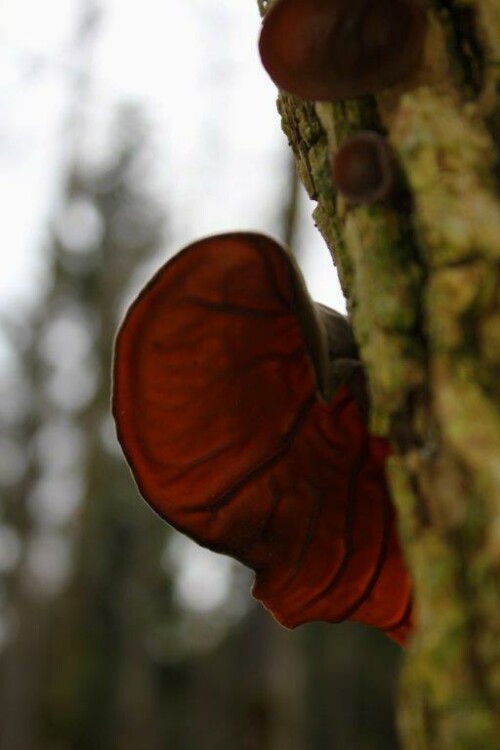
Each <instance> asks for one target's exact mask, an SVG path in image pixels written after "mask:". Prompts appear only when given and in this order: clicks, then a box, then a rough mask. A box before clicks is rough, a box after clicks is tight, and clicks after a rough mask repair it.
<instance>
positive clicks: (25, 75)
mask: <svg viewBox="0 0 500 750" xmlns="http://www.w3.org/2000/svg"><path fill="white" fill-rule="evenodd" d="M84 4H85V0H44V2H43V3H36V2H33V0H4V2H3V3H2V4H1V6H0V42H1V46H0V49H1V50H2V52H0V199H1V205H2V207H3V210H2V240H3V248H2V256H1V257H2V273H1V274H0V306H3V307H4V308H6V307H7V308H9V309H10V310H12V309H13V304H12V303H13V302H16V303H17V302H19V301H25V300H27V299H29V298H31V297H32V296H33V294H34V293H35V292H36V289H37V287H38V286H39V285H40V284H41V283H42V278H43V273H42V272H43V255H42V252H41V250H42V242H41V239H42V237H43V231H44V229H45V227H46V223H47V219H48V217H49V215H50V212H51V210H52V209H53V205H54V198H55V196H56V195H57V189H58V182H57V178H58V176H60V174H61V166H62V164H63V157H64V153H65V151H67V148H68V134H67V132H66V130H67V129H65V125H66V123H67V117H68V112H69V107H70V102H71V92H72V90H74V84H75V80H76V76H77V75H78V73H79V70H80V69H81V62H80V61H79V59H78V57H77V56H76V55H75V45H74V40H75V35H76V30H77V26H78V19H79V17H80V14H81V11H82V7H84ZM99 6H100V8H101V11H102V12H101V17H100V21H99V24H98V31H97V34H96V42H95V44H94V46H93V49H92V54H91V67H90V68H88V67H87V68H86V75H88V76H89V77H90V88H91V94H90V105H89V109H88V112H87V117H86V136H87V138H90V140H91V141H92V138H94V139H95V148H96V149H97V148H98V133H99V130H100V129H101V130H102V125H103V123H105V122H106V121H107V120H108V119H109V117H110V115H111V113H112V111H113V109H114V105H115V104H116V103H117V102H119V101H123V100H132V101H135V102H137V103H140V104H142V105H143V106H144V109H145V111H146V113H147V116H148V120H149V122H150V123H151V125H152V130H153V133H152V137H153V138H152V139H153V142H154V144H155V147H156V149H157V155H158V159H157V164H156V168H157V174H156V176H155V177H156V179H155V181H156V182H157V183H158V186H159V190H161V193H162V195H164V197H165V202H166V206H167V209H168V212H169V215H170V217H171V220H172V222H173V226H172V230H173V233H172V238H173V239H172V242H173V246H172V247H169V248H166V254H171V253H172V252H173V251H175V250H176V249H178V248H180V247H182V246H183V245H184V244H186V243H188V242H191V241H193V240H194V239H196V238H197V237H199V236H202V235H205V234H212V233H215V232H223V231H229V230H233V229H253V230H256V231H264V232H268V233H271V234H275V233H276V225H277V224H276V222H277V218H278V211H279V208H280V205H281V203H280V193H282V191H283V186H284V180H285V178H286V172H285V169H284V166H285V163H286V158H287V151H286V149H287V146H286V139H285V137H284V135H283V134H282V132H281V129H280V123H279V118H278V116H277V113H276V108H275V98H276V97H275V88H274V86H273V84H272V83H271V82H270V81H269V79H268V78H267V75H266V74H265V72H264V70H263V69H262V67H261V65H260V61H259V58H258V53H257V38H258V32H259V26H260V20H259V17H258V13H257V9H256V4H255V3H254V2H253V0H238V1H237V2H235V0H186V1H185V2H173V0H165V2H162V3H158V2H157V0H126V2H123V0H103V2H102V3H100V4H99ZM303 205H304V215H308V214H310V211H311V210H312V208H313V204H312V203H311V202H310V201H309V200H308V199H307V198H304V201H303ZM298 242H299V245H300V248H299V249H300V250H301V251H302V252H305V251H307V252H305V262H304V271H305V272H306V275H307V280H308V283H309V286H310V288H311V290H312V292H313V295H314V296H315V297H316V298H317V299H320V300H321V301H323V302H326V303H330V304H331V305H332V306H335V307H337V309H343V299H342V297H341V295H340V293H339V290H338V285H337V282H336V279H335V273H334V270H333V267H332V266H331V262H330V259H329V257H328V255H327V252H326V250H325V249H324V246H323V243H322V240H321V238H320V237H319V236H318V235H317V232H316V230H315V229H314V227H313V223H312V220H308V221H307V222H305V223H304V229H303V230H302V232H301V236H300V237H299V239H298Z"/></svg>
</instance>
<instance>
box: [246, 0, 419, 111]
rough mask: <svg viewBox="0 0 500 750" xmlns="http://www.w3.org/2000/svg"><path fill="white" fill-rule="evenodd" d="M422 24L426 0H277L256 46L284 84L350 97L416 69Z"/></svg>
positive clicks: (299, 92) (313, 95) (307, 94)
mask: <svg viewBox="0 0 500 750" xmlns="http://www.w3.org/2000/svg"><path fill="white" fill-rule="evenodd" d="M425 29H426V15H425V6H424V3H423V0H277V2H276V3H275V4H274V5H272V7H271V8H270V10H269V11H268V12H267V13H266V15H265V17H264V21H263V26H262V31H261V35H260V41H259V49H260V55H261V59H262V63H263V65H264V67H265V69H266V70H267V72H268V73H269V75H270V76H271V78H272V79H273V81H274V83H275V84H276V85H277V86H279V87H280V88H282V89H284V90H285V91H288V92H289V93H291V94H294V95H295V96H298V97H300V98H302V99H311V100H320V101H321V100H329V99H332V100H339V99H350V98H353V97H357V96H362V95H364V94H374V93H376V92H378V91H380V90H382V89H384V88H387V87H389V86H393V85H395V84H397V83H400V82H401V81H403V80H404V79H405V78H407V77H408V76H409V75H411V74H412V73H413V72H414V71H415V70H416V69H417V68H418V66H419V64H420V60H421V57H422V50H423V42H424V38H425Z"/></svg>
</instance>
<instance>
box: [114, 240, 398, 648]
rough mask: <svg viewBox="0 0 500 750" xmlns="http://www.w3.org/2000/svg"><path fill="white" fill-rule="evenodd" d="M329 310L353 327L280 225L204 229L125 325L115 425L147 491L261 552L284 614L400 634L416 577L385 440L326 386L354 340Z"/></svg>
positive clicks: (201, 530)
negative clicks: (325, 302)
mask: <svg viewBox="0 0 500 750" xmlns="http://www.w3.org/2000/svg"><path fill="white" fill-rule="evenodd" d="M328 319H330V320H331V321H333V327H332V330H334V329H335V327H336V326H337V325H338V326H339V330H340V329H341V328H342V327H343V328H344V329H347V324H346V322H345V319H343V318H342V316H340V315H338V313H334V312H333V311H326V312H325V310H324V308H321V307H320V306H318V307H315V306H314V304H313V303H312V302H311V300H310V298H309V297H308V295H307V292H306V291H305V288H304V285H303V281H302V278H301V276H300V272H299V271H298V270H297V268H296V267H295V265H294V263H293V262H292V260H291V258H290V257H289V255H288V254H287V253H286V251H285V250H283V248H281V247H280V246H279V245H278V244H277V243H276V242H274V241H273V240H271V239H269V238H267V237H263V236H261V235H257V234H228V235H222V236H219V237H211V238H209V239H205V240H202V241H200V242H196V243H195V244H193V245H191V246H189V247H188V248H186V249H185V250H184V251H183V252H181V253H179V255H177V256H176V257H175V258H173V259H172V260H171V261H169V262H168V263H167V264H166V265H165V266H163V268H162V269H160V271H159V272H158V273H157V274H156V276H154V278H153V279H152V280H151V281H150V282H149V284H148V285H147V286H146V287H145V289H144V290H143V291H142V293H141V294H140V295H139V297H138V298H137V300H136V301H135V302H134V303H133V305H132V306H131V308H130V310H129V311H128V313H127V316H126V318H125V321H124V322H123V325H122V327H121V330H120V332H119V334H118V338H117V343H116V352H115V363H114V379H115V380H114V400H113V411H114V416H115V419H116V423H117V428H118V436H119V439H120V442H121V444H122V446H123V449H124V452H125V455H126V456H127V459H128V461H129V463H130V465H131V467H132V471H133V473H134V476H135V479H136V481H137V484H138V486H139V488H140V491H141V493H142V494H143V496H144V498H145V499H146V500H147V502H148V503H150V504H151V506H152V507H153V508H154V509H155V510H156V511H157V512H158V513H159V514H160V515H161V516H162V517H163V518H165V519H166V520H167V521H169V523H171V524H172V525H173V526H175V527H176V528H177V529H180V530H181V531H183V532H184V533H185V534H187V535H188V536H190V537H192V538H193V539H195V540H196V541H197V542H199V543H200V544H202V545H204V546H206V547H209V548H210V549H213V550H216V551H217V552H223V553H226V554H228V555H232V556H233V557H235V558H236V559H238V560H240V561H242V562H243V563H245V565H248V566H249V567H250V568H253V569H254V570H255V571H256V578H255V584H254V587H253V594H254V596H255V597H256V598H257V599H259V600H260V601H261V602H262V603H263V604H264V605H265V606H266V607H267V608H268V609H269V610H271V612H272V613H273V615H274V616H275V617H276V619H277V620H278V621H279V622H281V623H283V624H284V625H286V626H288V627H294V626H296V625H299V624H301V623H304V622H309V621H311V620H326V621H329V622H338V621H340V620H344V619H346V618H348V619H351V620H358V621H360V622H364V623H367V624H369V625H373V626H375V627H377V628H381V629H382V630H384V631H386V632H387V633H388V634H389V635H390V636H391V637H392V638H394V639H395V640H396V641H398V642H399V643H403V642H404V641H405V639H406V637H407V635H408V633H409V630H410V628H411V586H410V581H409V578H408V574H407V572H406V568H405V564H404V561H403V558H402V555H401V551H400V548H399V544H398V539H397V535H396V527H395V517H394V509H393V506H392V504H391V501H390V499H389V495H388V492H387V488H386V483H385V479H384V463H385V460H386V457H387V455H388V453H389V446H388V443H387V442H386V441H385V440H384V439H381V438H377V437H373V436H372V435H370V433H369V432H368V430H367V427H366V423H365V421H364V419H363V417H362V416H361V412H360V408H359V406H358V404H357V402H356V398H355V397H354V396H353V395H352V393H351V392H350V390H349V388H348V387H347V386H345V385H340V386H339V387H338V388H337V389H336V390H335V391H334V392H333V395H331V396H329V395H328V400H324V398H325V396H326V394H327V392H328V390H329V388H330V387H331V382H332V381H331V380H330V379H329V375H328V373H329V367H330V364H329V357H332V356H333V357H336V356H340V357H342V356H343V357H349V356H351V354H352V347H353V344H352V339H350V337H349V336H347V337H345V340H344V341H343V342H342V341H341V340H339V341H337V342H336V343H335V342H333V344H332V342H331V341H330V342H329V340H328V336H327V335H326V334H325V330H324V326H325V321H326V325H328ZM335 321H336V322H335ZM339 321H342V325H340V323H339ZM342 335H343V334H341V336H340V339H342ZM334 369H335V368H334ZM334 380H335V379H334ZM318 391H319V393H318Z"/></svg>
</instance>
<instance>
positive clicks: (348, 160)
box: [332, 130, 397, 203]
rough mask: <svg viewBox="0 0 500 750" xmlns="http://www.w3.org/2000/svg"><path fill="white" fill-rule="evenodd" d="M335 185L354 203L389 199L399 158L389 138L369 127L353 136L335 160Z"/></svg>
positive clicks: (348, 139) (333, 172)
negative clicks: (389, 142) (388, 140)
mask: <svg viewBox="0 0 500 750" xmlns="http://www.w3.org/2000/svg"><path fill="white" fill-rule="evenodd" d="M332 175H333V181H334V183H335V186H336V187H337V188H338V190H340V192H341V193H342V195H343V196H344V197H345V198H346V199H347V200H348V201H349V202H351V203H376V202H378V201H383V200H386V199H387V198H389V197H390V196H391V195H392V194H393V192H394V191H395V188H396V184H397V163H396V158H395V156H394V154H393V152H392V150H391V148H390V146H389V144H388V143H387V140H386V139H385V138H384V137H383V136H382V135H380V134H379V133H375V132H373V131H370V130H365V131H362V132H360V133H356V134H355V135H352V136H351V137H350V138H347V140H345V141H344V143H343V144H342V145H341V146H340V148H339V149H338V151H337V152H336V154H335V156H334V157H333V162H332Z"/></svg>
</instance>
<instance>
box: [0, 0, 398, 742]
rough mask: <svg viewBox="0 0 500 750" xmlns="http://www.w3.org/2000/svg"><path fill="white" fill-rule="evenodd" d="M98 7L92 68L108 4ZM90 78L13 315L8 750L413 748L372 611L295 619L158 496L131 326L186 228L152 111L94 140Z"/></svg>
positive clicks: (2, 524) (295, 212) (86, 28)
mask: <svg viewBox="0 0 500 750" xmlns="http://www.w3.org/2000/svg"><path fill="white" fill-rule="evenodd" d="M82 9H83V12H82V14H81V22H80V24H79V26H78V29H77V32H78V33H77V35H76V38H77V43H76V46H75V47H74V54H75V59H78V60H79V61H80V63H79V65H83V68H80V67H77V72H78V71H80V72H81V71H82V70H83V72H85V71H86V69H87V67H88V65H89V63H88V59H87V58H88V57H89V55H90V50H91V48H92V44H93V41H94V36H95V33H96V23H97V21H96V19H97V17H98V14H97V15H96V6H94V4H93V3H88V4H87V3H84V4H83V5H82ZM200 12H201V11H200ZM257 20H258V19H257V17H256V23H257ZM88 81H89V79H88V78H87V77H86V76H85V75H84V76H81V75H78V76H76V79H74V80H73V82H72V85H71V88H70V91H71V98H72V101H71V104H70V106H69V108H68V111H69V117H67V118H66V126H65V137H66V139H67V142H68V144H69V148H68V149H67V152H68V154H67V156H66V158H65V160H63V166H62V168H61V174H60V175H58V176H57V181H58V183H59V184H60V185H61V186H62V187H61V189H60V191H59V192H60V198H58V199H57V206H56V208H53V209H52V218H51V220H50V221H49V231H48V233H47V239H46V240H45V241H43V242H41V246H42V249H41V253H43V257H44V260H45V267H46V283H45V286H44V287H43V288H42V289H41V290H40V291H39V292H38V293H37V295H36V298H34V299H33V301H32V304H31V305H30V306H29V307H28V308H27V309H24V310H22V311H16V310H10V311H9V314H8V315H7V314H6V313H5V312H4V313H3V325H2V330H3V337H4V345H3V346H4V352H5V353H4V355H3V358H2V362H3V363H5V367H4V368H3V371H2V373H1V377H0V394H1V398H0V492H1V496H0V584H1V588H0V750H101V749H102V750H104V749H106V750H108V749H110V748H113V749H115V748H116V750H132V749H133V750H137V748H144V749H145V750H146V749H147V750H159V749H160V748H161V749H163V748H165V749H166V748H175V750H199V749H200V748H203V750H225V749H226V748H227V749H229V748H231V749H232V748H241V749H242V750H257V749H258V750H325V748H332V749H333V748H334V749H335V750H368V748H370V750H372V749H373V748H377V750H396V748H397V739H396V736H395V730H394V716H393V713H394V712H393V696H394V692H395V680H396V676H397V670H398V662H399V651H398V649H397V647H396V646H394V645H393V644H392V643H391V642H389V641H388V640H387V639H386V638H385V637H384V636H383V635H381V634H380V633H377V632H371V631H369V630H368V629H366V628H363V627H361V626H356V625H352V624H346V625H341V626H328V625H321V624H318V625H310V626H305V627H303V628H301V629H299V630H297V631H294V632H289V631H286V630H284V629H282V628H281V627H280V626H278V625H277V624H276V623H275V622H274V621H273V620H272V618H271V617H270V616H269V615H268V614H267V613H266V612H264V611H263V610H262V609H260V608H259V607H258V606H257V605H255V604H254V603H252V601H251V600H250V596H249V593H248V589H249V586H250V579H249V577H248V574H247V572H246V571H245V570H243V569H242V568H241V567H240V566H237V565H236V564H232V563H230V562H228V561H225V560H224V559H223V558H217V557H216V556H215V555H211V554H210V553H206V552H204V551H201V550H199V549H198V548H196V547H195V546H194V545H192V544H191V543H190V542H189V541H187V540H184V539H183V538H181V537H180V536H179V535H177V533H176V532H174V531H171V530H169V529H168V527H166V525H165V524H164V523H163V522H162V521H161V520H160V519H159V518H157V517H156V516H155V515H154V514H153V513H152V511H151V510H150V509H149V508H148V507H147V506H146V504H145V503H144V502H143V501H142V500H141V499H140V497H139V495H138V492H137V490H136V488H135V486H134V483H133V481H132V478H131V475H130V473H129V471H128V468H127V466H126V464H125V462H124V459H123V457H122V455H121V452H120V450H119V446H118V444H117V442H116V438H115V435H114V428H113V425H112V422H111V417H110V410H109V404H110V382H109V373H110V370H111V356H112V347H113V340H114V336H115V332H116V329H117V326H118V323H119V321H120V318H121V316H122V314H123V312H124V310H125V308H126V305H127V304H128V302H130V299H131V298H132V297H133V295H134V294H135V293H136V292H137V289H138V288H139V286H140V285H141V284H142V283H143V281H144V279H145V278H146V277H147V275H149V274H150V273H151V270H152V269H153V268H154V267H156V266H158V265H159V264H160V263H162V262H164V260H165V258H166V256H167V255H168V254H171V252H172V248H173V247H174V246H176V244H177V241H178V240H177V239H176V233H175V231H174V229H173V228H172V225H173V224H175V221H174V220H173V216H172V205H171V204H172V201H168V200H167V201H165V199H164V197H163V196H161V193H160V191H159V190H158V188H157V187H156V186H155V170H154V164H155V159H156V154H157V152H156V148H155V145H154V140H155V139H154V134H153V127H152V126H151V125H149V124H148V123H149V120H148V117H147V115H145V114H144V112H143V111H142V110H141V108H140V107H138V106H132V105H128V106H123V105H122V106H119V107H114V115H113V117H112V118H111V119H112V123H113V124H112V126H111V127H110V128H109V129H108V132H107V137H106V138H105V139H104V141H105V146H103V147H102V148H101V149H100V150H99V153H98V154H97V149H96V148H90V151H89V148H88V145H87V142H86V136H87V134H88V133H87V125H86V122H87V120H86V116H85V113H86V111H87V109H86V105H87V104H88V102H89V99H90V98H91V91H90V90H89V86H88ZM242 145H243V144H242ZM284 149H285V144H284V143H283V150H284ZM200 158H201V157H200ZM236 167H238V165H236ZM271 168H272V169H274V167H271ZM278 172H279V174H278ZM273 179H274V181H275V183H276V185H277V186H278V192H277V200H276V201H275V202H274V203H273V204H272V210H271V211H269V201H268V200H264V199H263V204H262V212H264V211H265V210H267V211H268V213H269V215H270V216H271V218H272V224H271V226H272V227H274V229H273V231H274V233H275V234H276V235H278V236H279V237H281V238H282V239H283V240H285V241H286V242H287V244H289V245H291V246H295V247H300V245H301V242H300V237H301V234H303V232H304V225H305V222H304V216H303V211H302V210H301V201H302V200H303V196H302V194H301V193H300V192H299V189H298V185H297V180H296V177H295V174H294V171H293V169H292V168H291V165H290V162H289V161H288V160H287V159H285V158H283V159H282V166H281V167H280V169H279V170H276V171H275V173H274V174H273ZM173 180H174V181H175V175H174V177H173ZM204 190H206V192H207V193H208V192H209V186H205V188H204ZM201 192H203V190H202V191H201ZM207 200H208V197H207ZM198 202H199V200H198ZM165 203H167V205H166V206H165ZM169 206H170V208H169ZM257 209H258V207H257ZM257 209H256V210H257ZM18 221H19V222H21V221H22V217H21V216H19V217H18ZM228 228H229V227H228ZM301 259H302V260H303V257H302V256H301V257H299V260H301ZM332 278H333V277H332ZM197 576H198V578H197ZM200 581H201V583H200Z"/></svg>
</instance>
